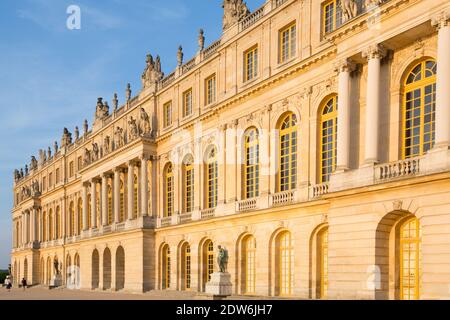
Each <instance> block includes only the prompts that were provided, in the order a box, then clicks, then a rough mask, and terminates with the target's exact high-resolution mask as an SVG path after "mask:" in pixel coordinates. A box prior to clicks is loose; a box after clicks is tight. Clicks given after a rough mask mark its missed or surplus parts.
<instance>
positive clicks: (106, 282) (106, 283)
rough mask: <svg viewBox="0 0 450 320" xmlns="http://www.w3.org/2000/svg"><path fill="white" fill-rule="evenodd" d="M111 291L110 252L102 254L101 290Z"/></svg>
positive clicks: (106, 251) (107, 249)
mask: <svg viewBox="0 0 450 320" xmlns="http://www.w3.org/2000/svg"><path fill="white" fill-rule="evenodd" d="M108 289H111V251H110V250H109V248H106V249H105V251H104V252H103V290H108Z"/></svg>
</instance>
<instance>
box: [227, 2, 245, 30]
mask: <svg viewBox="0 0 450 320" xmlns="http://www.w3.org/2000/svg"><path fill="white" fill-rule="evenodd" d="M222 8H223V25H222V28H223V30H224V31H225V30H226V29H228V28H229V27H231V26H232V25H233V24H235V23H236V22H238V21H240V20H241V19H242V18H244V17H246V16H248V15H249V14H250V10H249V9H248V7H247V4H246V3H245V2H243V0H224V2H223V5H222Z"/></svg>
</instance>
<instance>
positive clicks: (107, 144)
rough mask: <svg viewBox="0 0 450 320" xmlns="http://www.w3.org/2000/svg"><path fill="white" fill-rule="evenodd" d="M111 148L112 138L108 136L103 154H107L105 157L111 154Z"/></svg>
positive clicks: (104, 142)
mask: <svg viewBox="0 0 450 320" xmlns="http://www.w3.org/2000/svg"><path fill="white" fill-rule="evenodd" d="M110 146H111V138H110V137H109V136H106V137H105V139H104V141H103V152H104V153H105V155H107V154H108V153H109V150H110Z"/></svg>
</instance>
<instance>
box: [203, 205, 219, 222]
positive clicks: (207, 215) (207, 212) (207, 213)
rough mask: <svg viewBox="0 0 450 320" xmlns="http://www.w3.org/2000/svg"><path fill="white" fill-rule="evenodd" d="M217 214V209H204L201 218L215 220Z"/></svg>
mask: <svg viewBox="0 0 450 320" xmlns="http://www.w3.org/2000/svg"><path fill="white" fill-rule="evenodd" d="M215 213H216V208H210V209H204V210H202V211H201V213H200V216H201V219H202V220H203V219H211V218H214V216H215Z"/></svg>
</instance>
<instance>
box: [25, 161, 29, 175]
mask: <svg viewBox="0 0 450 320" xmlns="http://www.w3.org/2000/svg"><path fill="white" fill-rule="evenodd" d="M25 175H26V176H27V175H28V165H27V164H26V165H25Z"/></svg>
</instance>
